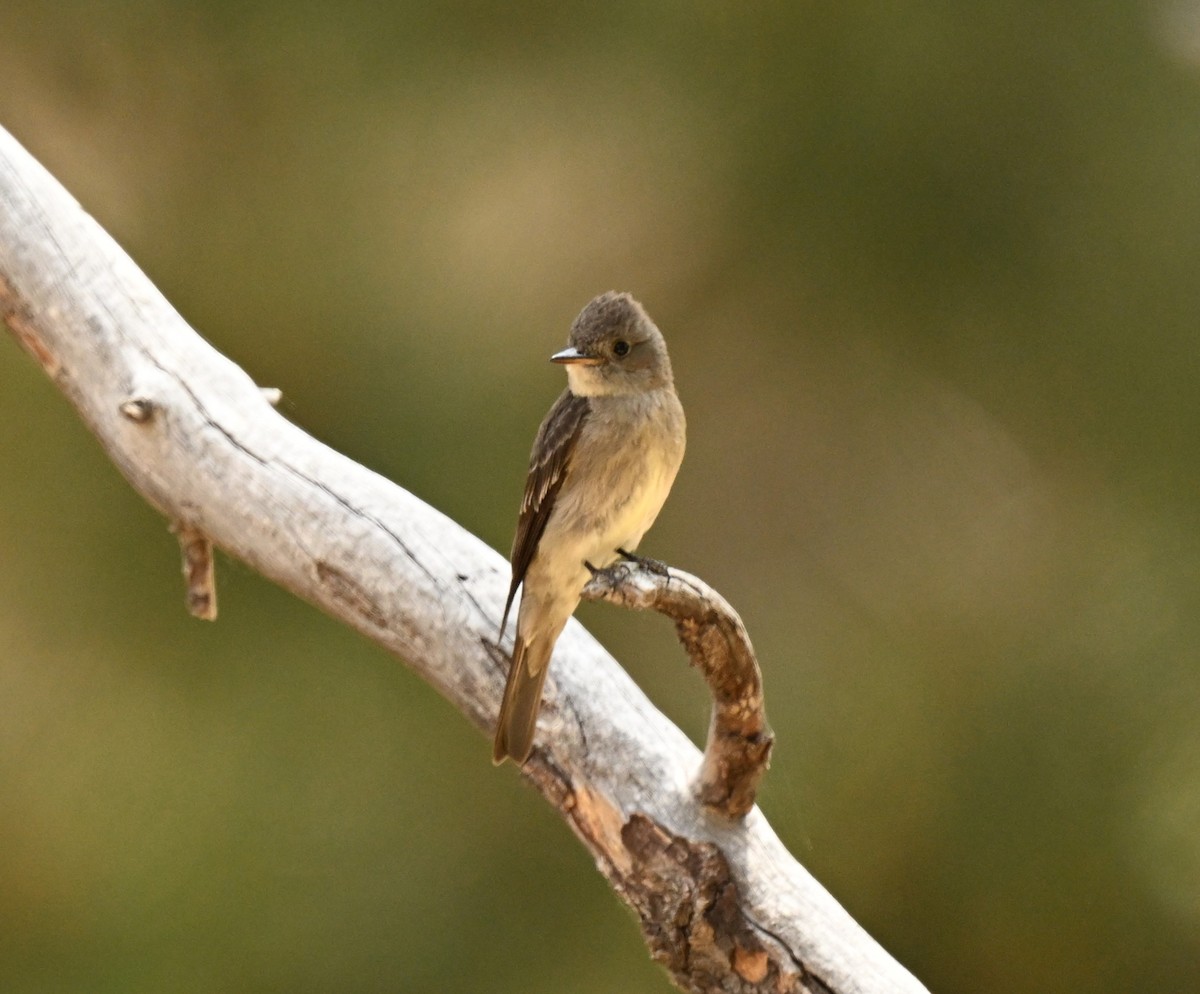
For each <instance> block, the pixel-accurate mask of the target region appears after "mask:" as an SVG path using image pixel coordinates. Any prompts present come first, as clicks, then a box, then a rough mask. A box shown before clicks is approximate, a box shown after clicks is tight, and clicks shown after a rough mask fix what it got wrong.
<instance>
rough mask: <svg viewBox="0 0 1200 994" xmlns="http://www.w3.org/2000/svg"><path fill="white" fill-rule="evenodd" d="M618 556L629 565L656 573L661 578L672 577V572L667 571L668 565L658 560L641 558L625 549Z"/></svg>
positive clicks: (647, 557)
mask: <svg viewBox="0 0 1200 994" xmlns="http://www.w3.org/2000/svg"><path fill="white" fill-rule="evenodd" d="M617 555H618V556H620V557H621V558H622V559H624V560H625V561H626V562H627V563H634V564H635V565H637V566H641V567H642V568H643V569H647V570H649V571H650V572H651V573H656V574H658V575H659V576H670V575H671V571H670V570H668V569H667V564H666V563H664V562H661V561H660V560H658V559H651V558H650V557H649V556H639V555H635V554H634V553H632V552H628V551H626V550H625V549H618V550H617Z"/></svg>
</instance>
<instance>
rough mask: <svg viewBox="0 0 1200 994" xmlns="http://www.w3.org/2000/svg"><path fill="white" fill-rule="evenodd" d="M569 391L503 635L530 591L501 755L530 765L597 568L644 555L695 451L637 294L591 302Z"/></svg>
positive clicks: (554, 423)
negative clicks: (566, 645)
mask: <svg viewBox="0 0 1200 994" xmlns="http://www.w3.org/2000/svg"><path fill="white" fill-rule="evenodd" d="M550 361H551V362H554V363H558V364H560V365H563V366H565V367H566V373H567V389H566V390H564V391H563V393H562V394H561V395H560V396H559V398H558V400H556V401H555V402H554V405H553V406H552V407H551V408H550V411H549V413H548V414H547V415H546V417H545V419H544V420H543V421H542V424H541V427H540V428H539V429H538V432H537V435H536V436H535V438H534V442H533V451H532V453H531V455H530V458H529V473H528V476H527V478H526V481H525V491H524V496H523V497H522V500H521V509H520V514H519V515H518V519H517V530H516V537H515V538H514V539H513V547H512V556H511V559H512V582H511V584H510V585H509V590H508V599H507V600H506V602H505V605H504V616H503V619H502V620H501V622H500V634H501V637H503V635H504V631H505V629H506V628H507V625H508V617H509V612H510V610H511V608H512V605H513V600H514V598H515V597H516V593H517V589H518V588H520V590H521V601H520V606H519V607H518V609H517V626H516V634H515V636H514V639H513V651H512V665H511V667H510V669H509V671H508V679H507V682H506V684H505V687H504V698H503V701H502V703H501V705H500V713H499V717H498V719H497V722H496V733H495V739H494V742H493V748H492V760H493V762H494V763H496V764H497V765H499V764H500V763H502V762H503V761H504V760H505V758H506V757H511V758H512V759H513V761H514V762H515V763H516V764H517V765H518V766H520V765H524V763H525V761H526V760H527V759H528V758H529V754H530V752H531V751H532V746H533V737H534V730H535V728H536V725H537V716H538V709H539V707H540V705H541V696H542V684H543V683H544V682H545V679H546V671H547V669H548V668H549V665H550V657H551V654H552V652H553V650H554V644H555V642H557V641H558V637H559V635H560V634H561V633H562V630H563V628H564V627H565V626H566V624H567V621H568V620H569V619H570V617H571V615H572V614H574V613H575V608H576V607H578V606H579V602H580V600H581V598H582V594H583V588H584V586H585V585H586V584H587V581H588V579H589V577H590V575H591V572H592V571H594V570H598V569H604V568H605V567H607V566H610V565H612V564H613V563H614V562H616V561H617V560H618V559H619V558H622V557H624V558H626V559H633V560H636V559H638V557H636V556H635V555H633V550H635V549H636V548H637V546H638V543H639V542H640V541H641V540H642V536H643V535H645V533H646V531H647V530H648V529H649V528H650V526H651V525H652V524H653V523H654V519H655V518H657V517H658V513H659V511H660V510H661V509H662V506H663V503H664V502H665V501H666V499H667V494H668V493H669V492H670V490H671V485H672V484H673V483H674V482H675V476H676V474H677V473H678V472H679V466H680V463H681V462H682V461H683V453H684V448H685V445H686V434H687V425H686V420H685V418H684V414H683V407H682V405H681V404H680V402H679V397H678V395H677V394H676V392H675V382H674V377H673V375H672V371H671V360H670V357H669V356H668V355H667V344H666V340H665V339H664V338H663V335H662V332H661V331H659V329H658V327H657V326H656V325H655V324H654V322H653V321H652V320H650V317H649V315H648V314H647V313H646V311H645V309H644V308H643V307H642V305H641V304H640V303H638V302H637V301H636V300H634V298H633V297H632V296H631V295H630V294H628V293H620V292H617V291H609V292H607V293H602V294H600V296H598V297H596V298H594V299H593V300H591V301H590V302H589V303H588V304H587V305H586V306H585V307H584V308H583V310H582V311H580V312H579V315H578V317H576V318H575V320H574V322H572V324H571V330H570V335H569V339H568V344H567V348H565V349H563V350H562V351H561V352H556V353H554V355H552V356H551V357H550Z"/></svg>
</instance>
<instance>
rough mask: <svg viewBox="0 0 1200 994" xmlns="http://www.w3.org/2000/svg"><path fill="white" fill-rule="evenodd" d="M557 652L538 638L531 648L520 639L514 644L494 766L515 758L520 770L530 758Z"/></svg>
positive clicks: (501, 712) (551, 644)
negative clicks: (544, 687) (544, 688)
mask: <svg viewBox="0 0 1200 994" xmlns="http://www.w3.org/2000/svg"><path fill="white" fill-rule="evenodd" d="M547 643H548V644H547ZM553 648H554V640H553V639H549V640H547V639H544V638H535V639H534V640H533V642H532V643H530V644H528V645H527V644H526V643H525V640H524V639H523V638H521V636H520V635H519V634H518V635H517V638H516V641H515V642H514V643H513V661H512V668H511V669H509V671H508V683H506V684H505V685H504V701H503V702H502V703H501V705H500V717H499V718H498V719H497V720H496V738H495V740H494V741H493V743H492V762H493V763H496V764H497V765H499V764H500V763H503V762H504V759H505V757H506V756H511V757H512V758H513V760H514V761H515V762H516V764H517V765H518V766H520V765H521V764H523V763H524V762H525V760H526V759H528V758H529V752H530V750H531V749H532V748H533V730H534V727H535V726H536V725H537V716H538V707H539V706H540V704H541V702H542V684H543V683H545V682H546V671H547V670H548V669H549V668H550V665H549V664H550V652H551V650H553Z"/></svg>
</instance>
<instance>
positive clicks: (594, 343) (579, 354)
mask: <svg viewBox="0 0 1200 994" xmlns="http://www.w3.org/2000/svg"><path fill="white" fill-rule="evenodd" d="M569 342H570V344H569V346H568V347H567V348H565V349H563V350H562V351H561V352H556V353H555V354H554V355H552V356H551V357H550V361H551V362H557V363H561V364H562V365H564V366H566V367H567V382H568V383H569V384H570V387H571V393H573V394H575V395H576V396H578V397H599V396H604V395H612V394H631V393H641V392H644V391H646V390H657V389H659V388H661V387H665V386H670V384H671V360H670V358H668V356H667V343H666V342H665V341H664V340H663V336H662V332H661V331H659V330H658V328H656V327H655V325H654V322H653V321H651V320H650V318H649V316H648V315H647V314H646V312H645V311H644V310H643V309H642V305H641V304H639V303H638V302H637V301H636V300H634V299H633V298H632V297H631V296H630V295H629V294H627V293H617V292H616V291H615V290H610V291H609V292H608V293H602V294H601V295H600V296H599V297H596V298H595V299H594V300H592V301H590V302H589V303H588V305H587V306H586V307H584V309H583V310H582V311H580V312H579V316H578V317H577V318H576V319H575V321H574V323H572V325H571V336H570V339H569Z"/></svg>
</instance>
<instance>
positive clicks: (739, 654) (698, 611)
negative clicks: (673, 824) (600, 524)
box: [583, 560, 775, 818]
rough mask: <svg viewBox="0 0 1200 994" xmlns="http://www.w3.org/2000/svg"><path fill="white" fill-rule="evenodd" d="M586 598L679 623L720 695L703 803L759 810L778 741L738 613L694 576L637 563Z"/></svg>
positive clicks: (603, 573) (732, 813)
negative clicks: (756, 802)
mask: <svg viewBox="0 0 1200 994" xmlns="http://www.w3.org/2000/svg"><path fill="white" fill-rule="evenodd" d="M583 596H584V598H585V599H587V600H604V601H609V602H610V603H613V604H619V605H621V606H622V607H630V608H633V609H635V610H638V611H646V610H649V611H657V612H658V613H659V614H665V615H666V616H667V617H668V618H670V619H671V620H672V621H674V622H675V631H676V632H677V633H678V635H679V641H680V642H682V643H683V647H684V648H685V649H686V650H687V654H688V659H689V660H691V663H692V665H693V666H695V667H696V669H698V670H699V671H700V672H701V673H703V674H704V679H705V680H706V681H707V682H708V687H709V690H710V691H712V696H713V712H712V721H711V722H710V723H709V726H708V743H707V745H705V747H704V765H703V766H702V768H701V771H700V784H699V792H700V800H701V801H702V802H703V803H704V804H705V805H706V806H707V807H710V808H712V809H713V810H715V811H717V812H719V813H720V814H723V815H725V816H726V817H728V818H741V817H742V816H743V815H745V814H746V812H748V811H749V810H750V809H751V808H752V807H754V795H755V793H756V791H757V790H758V784H759V782H760V781H761V780H762V778H763V774H765V773H766V772H767V764H768V761H769V760H770V757H771V746H772V744H773V743H774V740H775V737H774V736H773V735H772V734H771V731H770V729H769V728H768V727H767V715H766V711H765V710H764V707H763V690H762V672H761V671H760V670H759V668H758V660H757V659H756V658H755V655H754V647H753V646H752V645H751V644H750V636H749V635H748V634H747V632H746V626H745V625H744V624H742V619H741V618H740V617H739V616H738V613H737V612H736V611H735V610H734V609H733V608H732V607H730V605H729V602H728V601H727V600H725V598H724V597H722V596H721V595H720V594H718V593H717V592H716V591H715V590H713V589H712V587H710V586H709V585H708V584H707V583H705V582H704V581H703V580H701V579H699V578H698V577H695V576H692V574H691V573H684V572H683V571H682V570H677V569H674V568H669V567H665V566H662V565H661V564H658V563H655V564H653V565H651V566H648V565H646V564H645V563H644V562H639V561H636V560H635V561H633V562H618V563H615V564H614V565H612V566H610V567H609V568H608V569H603V570H597V571H596V572H595V573H594V574H592V579H591V581H590V582H589V583H588V585H587V586H586V587H585V588H584V591H583Z"/></svg>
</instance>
